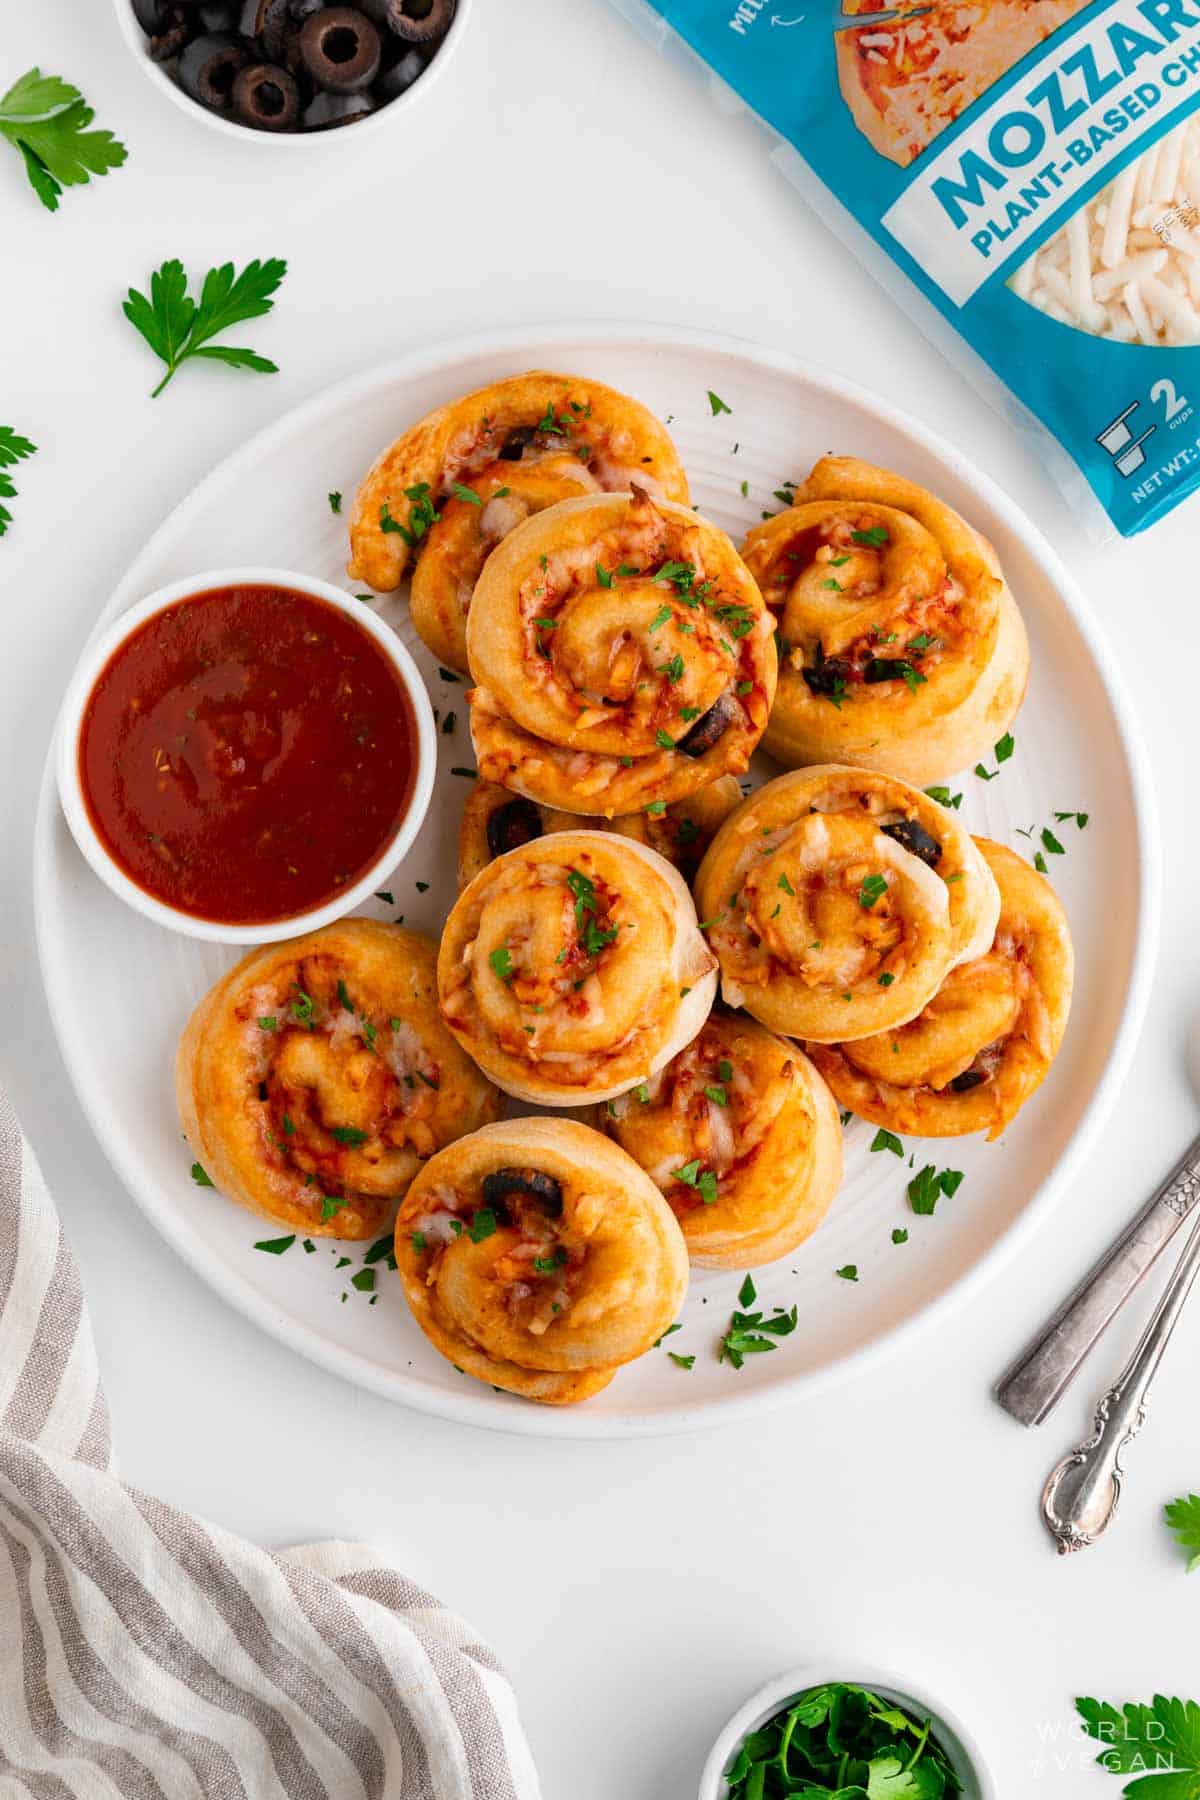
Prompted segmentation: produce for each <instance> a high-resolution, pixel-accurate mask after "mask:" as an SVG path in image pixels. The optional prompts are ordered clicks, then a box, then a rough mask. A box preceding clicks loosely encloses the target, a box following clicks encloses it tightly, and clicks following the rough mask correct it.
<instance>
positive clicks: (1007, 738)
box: [992, 731, 1014, 763]
mask: <svg viewBox="0 0 1200 1800" xmlns="http://www.w3.org/2000/svg"><path fill="white" fill-rule="evenodd" d="M992 748H993V749H994V750H995V753H996V761H997V762H998V763H1003V762H1007V761H1008V759H1009V757H1010V756H1011V755H1012V753H1013V749H1014V745H1013V734H1012V732H1011V731H1006V732H1005V734H1004V736H1003V737H1002V738H1001V739H1000V742H999V743H998V744H994V745H993V746H992Z"/></svg>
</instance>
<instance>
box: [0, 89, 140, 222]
mask: <svg viewBox="0 0 1200 1800" xmlns="http://www.w3.org/2000/svg"><path fill="white" fill-rule="evenodd" d="M94 117H95V114H94V113H93V112H92V109H91V107H90V106H89V105H88V104H87V102H86V101H85V100H84V97H83V95H82V94H81V93H80V92H79V89H78V88H76V87H72V86H71V84H70V82H69V81H63V80H62V79H61V77H60V76H58V75H43V74H42V72H41V70H40V69H27V70H26V72H25V74H24V75H22V76H21V78H20V80H19V81H16V82H14V83H13V85H12V87H10V88H9V90H8V92H7V94H5V95H4V97H3V98H2V99H0V136H2V137H4V138H7V140H8V142H9V143H10V144H11V145H12V146H13V148H14V149H15V150H19V151H20V152H21V155H22V157H23V158H24V160H25V173H26V174H27V175H28V177H29V185H30V187H31V188H32V189H33V191H34V193H35V194H36V195H37V197H38V199H39V200H40V201H41V203H42V205H43V206H44V207H45V208H46V210H47V212H57V211H58V202H59V200H60V198H61V197H62V191H63V189H64V188H67V187H84V186H86V184H87V182H88V181H89V180H90V179H91V177H92V176H93V175H107V174H108V171H109V170H110V169H119V168H120V166H121V164H122V163H123V162H124V161H125V158H126V156H127V155H128V151H127V150H126V148H125V146H124V144H122V143H120V142H118V140H117V139H116V138H115V137H114V136H113V134H112V132H111V131H89V130H88V126H89V125H90V124H91V122H92V120H93V118H94Z"/></svg>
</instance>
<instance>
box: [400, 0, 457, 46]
mask: <svg viewBox="0 0 1200 1800" xmlns="http://www.w3.org/2000/svg"><path fill="white" fill-rule="evenodd" d="M454 7H455V0H388V9H387V19H388V24H389V25H390V26H391V28H392V30H393V31H394V32H395V33H396V36H397V37H402V38H406V39H407V40H408V42H409V43H410V44H432V43H434V42H435V40H436V39H438V38H441V37H445V35H446V33H447V32H448V31H449V29H450V27H451V25H452V24H453V22H454Z"/></svg>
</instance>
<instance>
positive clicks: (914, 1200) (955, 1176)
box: [908, 1163, 962, 1217]
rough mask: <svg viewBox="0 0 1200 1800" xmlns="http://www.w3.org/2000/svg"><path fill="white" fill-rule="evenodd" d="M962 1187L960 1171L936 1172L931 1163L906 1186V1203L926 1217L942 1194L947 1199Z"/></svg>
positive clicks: (919, 1171) (944, 1170)
mask: <svg viewBox="0 0 1200 1800" xmlns="http://www.w3.org/2000/svg"><path fill="white" fill-rule="evenodd" d="M961 1185H962V1170H961V1169H942V1170H940V1171H939V1170H937V1169H935V1168H934V1166H933V1164H932V1163H926V1164H925V1167H924V1168H923V1169H918V1171H917V1173H916V1174H915V1175H914V1176H913V1178H912V1180H911V1181H910V1182H909V1184H908V1201H909V1205H910V1206H911V1207H912V1209H913V1211H914V1212H915V1213H920V1214H922V1215H924V1216H926V1217H927V1216H928V1215H929V1214H931V1213H932V1212H933V1210H934V1208H935V1207H936V1206H937V1203H938V1201H939V1200H940V1198H941V1197H942V1195H943V1194H944V1195H945V1196H946V1198H947V1199H949V1198H950V1197H951V1195H952V1194H956V1193H957V1192H958V1190H959V1188H960V1186H961Z"/></svg>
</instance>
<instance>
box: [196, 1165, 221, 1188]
mask: <svg viewBox="0 0 1200 1800" xmlns="http://www.w3.org/2000/svg"><path fill="white" fill-rule="evenodd" d="M192 1180H193V1181H194V1182H195V1184H196V1186H197V1187H214V1186H215V1185H216V1184H215V1182H214V1181H213V1178H212V1176H211V1175H210V1174H209V1172H208V1170H207V1169H206V1168H205V1167H204V1165H203V1164H202V1163H198V1162H194V1163H193V1164H192Z"/></svg>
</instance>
